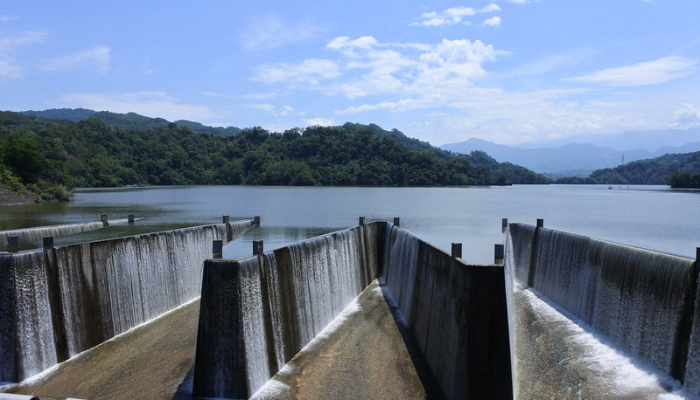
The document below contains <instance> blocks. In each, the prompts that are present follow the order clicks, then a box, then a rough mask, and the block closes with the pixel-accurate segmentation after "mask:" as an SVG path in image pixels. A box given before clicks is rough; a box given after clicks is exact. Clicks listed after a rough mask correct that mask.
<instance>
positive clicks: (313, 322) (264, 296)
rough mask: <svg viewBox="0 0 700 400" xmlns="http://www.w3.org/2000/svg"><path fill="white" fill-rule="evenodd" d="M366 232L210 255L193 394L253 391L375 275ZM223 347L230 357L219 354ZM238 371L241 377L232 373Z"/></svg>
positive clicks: (359, 229)
mask: <svg viewBox="0 0 700 400" xmlns="http://www.w3.org/2000/svg"><path fill="white" fill-rule="evenodd" d="M366 231H371V232H372V233H371V234H369V235H368V236H372V235H373V234H375V233H374V232H375V228H374V227H370V226H361V227H357V228H352V229H347V230H343V231H338V232H334V233H331V234H327V235H323V236H320V237H316V238H312V239H309V240H306V241H303V242H299V243H295V244H292V245H289V246H287V247H284V248H281V249H277V250H274V251H272V252H267V253H265V254H264V255H260V256H256V257H251V258H247V259H244V260H240V261H215V260H213V261H208V262H207V265H205V271H204V276H205V278H204V281H203V286H202V311H201V312H200V324H199V335H198V346H197V362H196V365H195V389H194V391H195V395H197V396H205V397H222V396H224V397H235V396H247V395H250V394H252V393H254V392H255V391H256V390H257V389H258V388H259V387H260V386H262V385H263V384H264V383H265V382H266V381H267V380H268V379H269V378H270V377H271V376H272V375H273V374H274V373H276V372H277V371H278V370H279V369H280V368H282V366H284V364H285V363H287V362H288V361H289V360H290V359H291V358H292V357H293V356H294V355H295V354H296V353H297V352H298V351H299V350H301V348H302V347H303V346H305V345H306V344H307V343H308V342H310V341H311V339H313V338H314V337H315V336H316V335H317V334H318V333H319V332H320V331H321V330H322V329H323V328H324V327H325V326H326V325H327V324H328V323H330V322H331V321H332V320H333V318H335V316H336V315H338V314H339V313H340V312H341V311H342V310H343V309H344V308H345V307H346V306H347V305H348V304H349V303H350V302H351V301H352V300H353V299H354V298H355V297H356V296H357V295H358V294H359V293H360V292H361V291H362V290H363V289H364V288H365V287H366V286H367V285H368V284H369V283H370V282H368V281H367V279H366V277H367V276H375V275H376V271H377V263H376V257H372V256H370V255H368V254H365V252H366V251H367V250H368V249H369V248H371V246H367V245H365V244H364V243H363V242H364V240H365V235H366V233H367V232H366ZM232 271H236V272H232ZM234 308H235V309H236V310H238V311H235V312H234V310H232V309H234ZM219 318H235V319H236V321H237V322H232V321H220V320H219ZM222 341H223V343H222ZM219 349H222V350H219ZM223 349H226V350H223ZM222 351H224V352H227V353H229V354H231V357H230V358H228V359H222V357H220V356H219V353H220V352H222ZM241 357H243V358H241ZM243 366H244V367H243ZM239 370H242V371H244V373H245V376H244V377H241V376H239V375H238V372H236V373H233V372H232V371H239ZM222 371H230V372H229V373H228V374H226V375H221V372H222ZM240 385H243V386H245V387H240Z"/></svg>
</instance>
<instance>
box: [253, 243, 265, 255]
mask: <svg viewBox="0 0 700 400" xmlns="http://www.w3.org/2000/svg"><path fill="white" fill-rule="evenodd" d="M262 253H263V241H262V240H253V255H254V256H257V255H260V254H262Z"/></svg>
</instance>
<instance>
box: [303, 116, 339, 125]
mask: <svg viewBox="0 0 700 400" xmlns="http://www.w3.org/2000/svg"><path fill="white" fill-rule="evenodd" d="M304 123H306V124H307V125H308V126H333V125H335V124H336V123H335V121H333V119H330V118H311V119H307V120H305V121H304Z"/></svg>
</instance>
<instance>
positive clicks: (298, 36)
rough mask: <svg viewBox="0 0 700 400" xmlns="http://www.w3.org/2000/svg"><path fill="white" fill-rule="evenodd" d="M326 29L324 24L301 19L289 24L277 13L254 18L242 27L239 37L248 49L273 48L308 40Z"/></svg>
mask: <svg viewBox="0 0 700 400" xmlns="http://www.w3.org/2000/svg"><path fill="white" fill-rule="evenodd" d="M324 30H325V28H324V26H323V24H320V23H318V22H312V21H308V20H307V21H300V22H298V23H296V24H287V23H285V22H284V21H282V20H281V19H279V18H278V17H277V16H275V15H265V16H261V17H257V18H254V19H252V20H251V21H250V22H249V23H248V24H247V25H246V26H245V27H244V28H242V29H240V30H239V32H238V35H237V39H238V41H239V42H240V44H241V46H243V47H244V48H246V49H248V50H271V49H277V48H280V47H284V46H288V45H291V44H294V43H298V42H303V41H307V40H309V39H312V38H314V37H315V36H317V35H318V34H319V33H321V32H323V31H324Z"/></svg>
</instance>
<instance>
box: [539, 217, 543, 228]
mask: <svg viewBox="0 0 700 400" xmlns="http://www.w3.org/2000/svg"><path fill="white" fill-rule="evenodd" d="M537 227H538V228H544V219H542V218H537Z"/></svg>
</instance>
